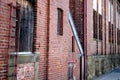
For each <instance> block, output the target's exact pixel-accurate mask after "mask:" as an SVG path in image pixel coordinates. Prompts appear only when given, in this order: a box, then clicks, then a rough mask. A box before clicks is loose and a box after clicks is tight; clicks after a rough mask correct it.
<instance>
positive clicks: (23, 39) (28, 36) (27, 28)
mask: <svg viewBox="0 0 120 80" xmlns="http://www.w3.org/2000/svg"><path fill="white" fill-rule="evenodd" d="M24 3H27V4H26V5H25V4H24ZM18 4H20V5H21V13H20V16H21V18H20V38H19V51H20V52H32V51H33V29H34V6H33V3H32V2H30V1H23V0H18Z"/></svg>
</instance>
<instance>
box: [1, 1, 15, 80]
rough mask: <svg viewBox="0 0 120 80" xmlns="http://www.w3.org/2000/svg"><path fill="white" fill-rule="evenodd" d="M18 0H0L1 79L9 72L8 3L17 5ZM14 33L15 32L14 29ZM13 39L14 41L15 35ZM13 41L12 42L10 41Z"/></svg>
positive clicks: (12, 45)
mask: <svg viewBox="0 0 120 80" xmlns="http://www.w3.org/2000/svg"><path fill="white" fill-rule="evenodd" d="M15 1H16V0H0V79H1V80H3V79H4V80H6V74H7V69H6V67H7V54H8V52H7V51H8V36H9V34H8V33H9V32H8V30H9V20H10V6H8V3H11V2H13V4H14V5H15V4H16V2H15ZM12 30H13V33H14V29H12ZM13 33H12V34H13ZM12 36H13V38H12V40H11V41H14V35H12ZM10 43H12V42H10ZM11 47H12V49H11V50H10V51H14V44H11Z"/></svg>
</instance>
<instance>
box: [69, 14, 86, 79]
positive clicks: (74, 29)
mask: <svg viewBox="0 0 120 80" xmlns="http://www.w3.org/2000/svg"><path fill="white" fill-rule="evenodd" d="M68 18H69V22H70V25H71V29H72V31H73V34H74V36H75V40H76V43H77V45H78V48H79V51H80V57H81V58H82V79H81V80H84V52H83V48H82V45H81V43H80V39H79V37H78V34H77V31H76V28H75V24H74V21H73V19H72V15H71V13H70V12H69V17H68Z"/></svg>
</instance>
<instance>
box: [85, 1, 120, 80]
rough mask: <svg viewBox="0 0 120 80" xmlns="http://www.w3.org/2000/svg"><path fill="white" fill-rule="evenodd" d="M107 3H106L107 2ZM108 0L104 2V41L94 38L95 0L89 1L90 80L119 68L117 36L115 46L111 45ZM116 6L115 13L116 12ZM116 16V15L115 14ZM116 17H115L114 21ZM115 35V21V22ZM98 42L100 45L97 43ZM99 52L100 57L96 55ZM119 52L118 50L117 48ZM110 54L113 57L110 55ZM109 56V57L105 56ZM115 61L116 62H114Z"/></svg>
mask: <svg viewBox="0 0 120 80" xmlns="http://www.w3.org/2000/svg"><path fill="white" fill-rule="evenodd" d="M105 1H106V2H105ZM107 3H108V0H104V1H103V3H102V4H103V6H102V7H103V9H102V11H103V12H102V16H103V20H102V21H103V29H102V32H103V40H102V41H101V40H96V39H94V38H93V0H87V55H88V56H87V73H88V80H92V79H93V77H94V78H95V77H98V76H100V75H102V74H104V73H106V72H108V71H111V70H112V69H114V68H116V67H118V66H119V65H120V64H119V57H117V56H119V55H117V54H116V51H115V46H116V45H117V44H116V43H115V42H116V39H115V35H114V44H111V43H109V27H108V4H107ZM115 10H116V9H115V5H114V11H115ZM114 14H115V13H114ZM115 18H116V17H115V16H114V19H115ZM113 25H114V34H116V30H115V28H116V27H115V26H116V24H115V21H114V24H113ZM97 41H98V43H97ZM110 46H111V48H110ZM97 50H98V55H97V54H96V53H97ZM116 50H117V48H116ZM110 53H111V54H112V55H110ZM105 54H107V55H105ZM113 60H114V61H113Z"/></svg>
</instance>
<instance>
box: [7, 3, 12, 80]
mask: <svg viewBox="0 0 120 80" xmlns="http://www.w3.org/2000/svg"><path fill="white" fill-rule="evenodd" d="M9 6H10V18H9V31H8V33H9V36H8V50H7V53H8V54H7V55H8V56H7V63H8V65H7V76H8V74H9V59H10V55H9V53H10V38H11V17H12V16H11V15H12V3H11V4H9ZM7 79H8V77H7Z"/></svg>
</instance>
